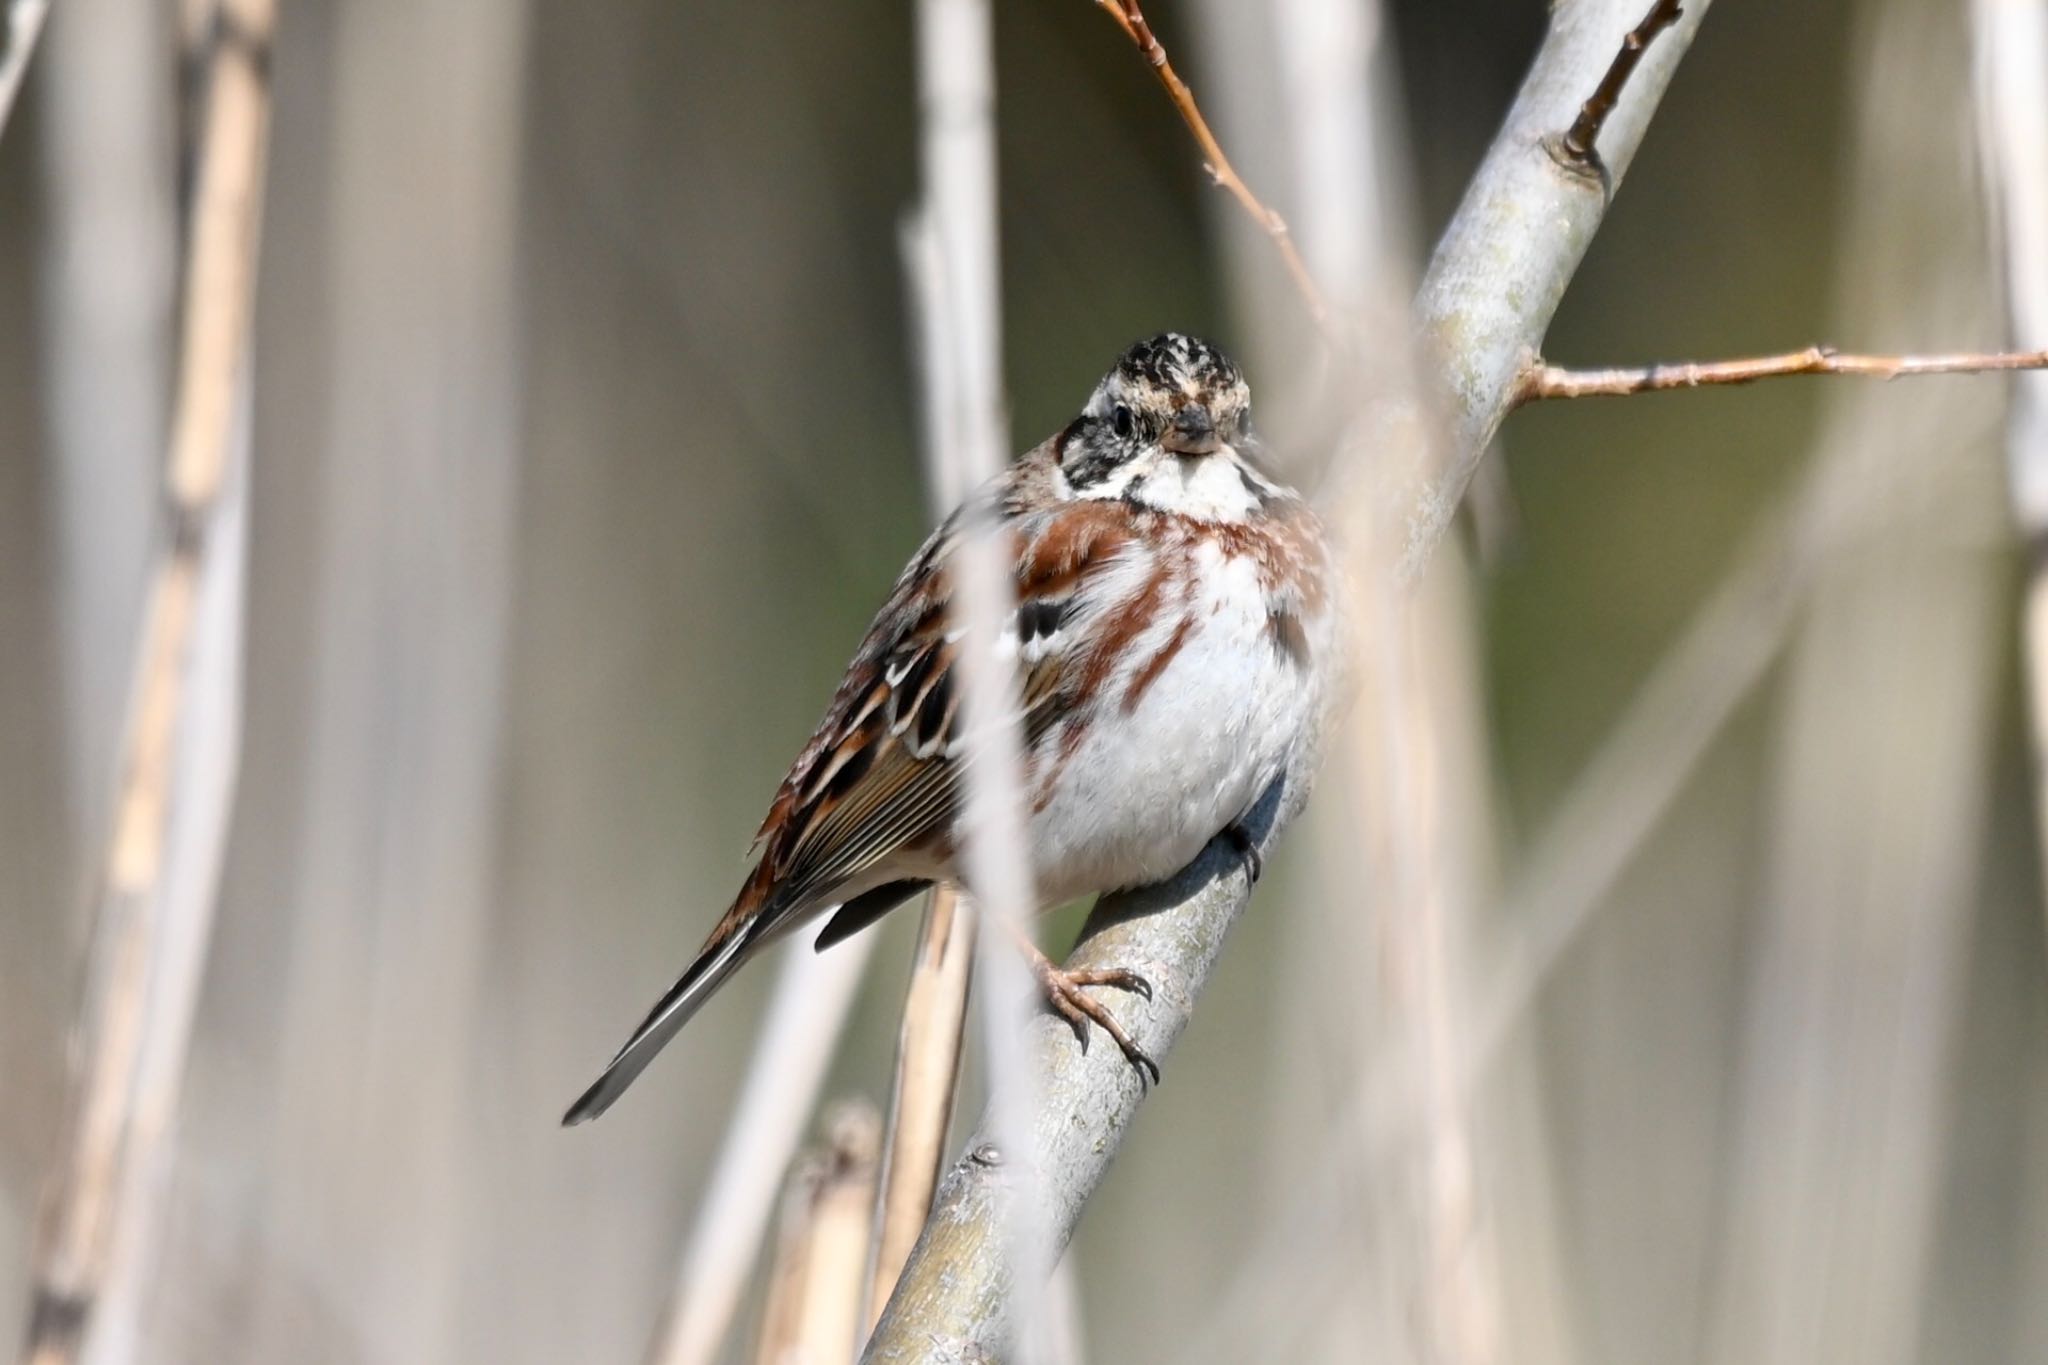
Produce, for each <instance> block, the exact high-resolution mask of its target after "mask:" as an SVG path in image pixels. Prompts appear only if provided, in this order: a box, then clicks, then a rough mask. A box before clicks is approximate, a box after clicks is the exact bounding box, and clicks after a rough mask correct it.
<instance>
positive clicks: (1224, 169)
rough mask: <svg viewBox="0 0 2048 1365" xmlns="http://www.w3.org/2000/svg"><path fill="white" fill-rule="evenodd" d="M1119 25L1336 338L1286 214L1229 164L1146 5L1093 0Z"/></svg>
mask: <svg viewBox="0 0 2048 1365" xmlns="http://www.w3.org/2000/svg"><path fill="white" fill-rule="evenodd" d="M1095 3H1096V4H1097V5H1099V6H1100V7H1101V8H1102V9H1103V10H1104V11H1105V12H1107V13H1108V14H1109V16H1110V17H1111V18H1112V19H1115V20H1116V22H1117V26H1118V27H1119V28H1121V29H1123V31H1124V36H1125V37H1127V38H1129V39H1130V40H1131V42H1132V43H1133V44H1134V45H1135V46H1136V47H1137V49H1138V51H1139V53H1140V54H1142V55H1143V56H1144V58H1145V61H1146V63H1147V64H1148V65H1150V66H1151V68H1152V74H1153V75H1154V76H1156V77H1158V79H1159V84H1160V85H1161V86H1162V87H1164V88H1165V90H1166V95H1167V98H1169V99H1171V100H1172V101H1173V107H1174V108H1175V109H1176V110H1178V111H1179V113H1180V118H1181V122H1183V123H1185V124H1186V125H1187V127H1188V131H1189V132H1190V133H1193V134H1194V135H1195V142H1196V144H1197V145H1198V146H1200V148H1201V149H1202V160H1203V164H1204V168H1205V169H1206V170H1207V171H1208V172H1209V178H1210V179H1212V180H1214V181H1215V182H1216V184H1217V185H1218V186H1219V187H1221V188H1223V189H1225V190H1228V191H1229V192H1230V194H1231V197H1232V198H1234V199H1236V200H1237V202H1238V203H1239V204H1240V205H1242V206H1243V208H1244V211H1245V212H1246V213H1249V214H1250V215H1251V216H1252V221H1253V222H1255V223H1257V224H1258V225H1259V227H1260V228H1261V229H1263V230H1264V231H1265V233H1266V235H1267V236H1268V237H1271V238H1272V239H1273V245H1274V246H1275V247H1276V248H1278V250H1279V252H1280V259H1281V261H1282V262H1283V263H1284V264H1285V265H1286V266H1287V274H1288V275H1289V277H1290V278H1292V279H1293V281H1294V287H1295V289H1296V290H1297V291H1299V293H1300V294H1301V298H1302V302H1303V303H1304V304H1305V305H1307V307H1308V313H1309V317H1310V318H1311V319H1313V320H1314V322H1315V324H1316V326H1317V327H1318V328H1319V329H1321V331H1322V332H1323V334H1324V336H1325V337H1330V338H1334V336H1335V331H1334V327H1333V324H1332V322H1331V318H1330V307H1329V305H1328V304H1327V303H1326V302H1324V300H1323V291H1322V290H1321V289H1320V288H1318V287H1317V285H1316V282H1315V277H1314V276H1313V275H1311V274H1309V270H1308V263H1307V262H1306V261H1304V260H1302V258H1301V252H1300V250H1299V249H1298V248H1296V246H1295V245H1294V236H1293V234H1292V233H1290V232H1289V231H1288V230H1287V220H1286V219H1284V218H1282V217H1281V216H1280V215H1279V214H1278V213H1276V212H1274V211H1273V210H1272V209H1270V208H1268V207H1267V206H1266V204H1265V201H1263V200H1262V199H1260V198H1259V196H1258V195H1256V194H1254V193H1252V187H1251V186H1250V185H1247V184H1245V182H1244V177H1243V176H1241V175H1239V174H1238V173H1237V168H1236V167H1235V166H1233V165H1231V164H1230V157H1229V156H1228V155H1226V154H1225V153H1224V150H1223V144H1222V143H1220V142H1218V141H1217V140H1216V134H1215V133H1213V132H1211V131H1210V129H1209V121H1208V120H1207V119H1206V118H1203V117H1202V110H1201V106H1199V105H1197V104H1196V103H1195V92H1194V91H1192V90H1190V89H1188V84H1187V82H1186V81H1184V80H1182V79H1181V78H1180V73H1179V72H1177V71H1175V70H1174V69H1173V63H1172V62H1171V61H1170V60H1168V58H1167V56H1166V49H1165V48H1164V47H1163V46H1161V45H1160V42H1159V39H1158V37H1157V36H1156V35H1155V34H1154V33H1153V32H1152V26H1151V25H1150V24H1149V23H1147V22H1146V21H1145V11H1144V10H1143V9H1141V8H1140V7H1139V5H1138V0H1095Z"/></svg>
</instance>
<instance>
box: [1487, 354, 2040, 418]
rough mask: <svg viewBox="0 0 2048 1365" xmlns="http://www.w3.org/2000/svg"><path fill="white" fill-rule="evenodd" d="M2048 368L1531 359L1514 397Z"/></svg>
mask: <svg viewBox="0 0 2048 1365" xmlns="http://www.w3.org/2000/svg"><path fill="white" fill-rule="evenodd" d="M2041 369H2048V351H2012V352H1987V353H1976V352H1963V353H1959V354H1952V355H1846V354H1844V353H1842V352H1840V351H1837V350H1836V349H1834V347H1832V346H1809V347H1807V348H1806V349H1805V350H1803V351H1787V352H1785V353H1784V354H1783V355H1759V356H1745V357H1743V358H1742V359H1740V360H1694V361H1685V362H1681V363H1677V364H1668V365H1641V366H1635V367H1632V368H1628V369H1616V370H1567V369H1561V368H1560V367H1558V366H1556V365H1546V364H1544V363H1542V362H1541V361H1535V362H1532V363H1531V364H1530V366H1529V367H1528V369H1526V370H1524V371H1523V373H1522V380H1521V382H1520V384H1518V385H1517V386H1516V393H1515V402H1516V403H1517V404H1521V403H1534V402H1537V401H1539V400H1542V399H1547V398H1618V397H1625V396H1627V395H1629V394H1635V393H1663V392H1666V391H1668V390H1671V389H1698V388H1705V387H1707V386H1709V385H1715V384H1754V383H1755V382H1756V381H1757V380H1759V379H1780V378H1783V377H1785V376H1787V375H1798V374H1834V375H1854V376H1859V377H1862V378H1865V379H1903V378H1906V377H1908V376H1912V375H1923V374H1988V373H1993V372H1996V371H2002V370H2041Z"/></svg>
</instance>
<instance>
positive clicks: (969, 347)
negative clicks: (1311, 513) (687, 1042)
mask: <svg viewBox="0 0 2048 1365" xmlns="http://www.w3.org/2000/svg"><path fill="white" fill-rule="evenodd" d="M916 16H917V70H918V95H919V110H920V117H919V128H918V152H919V170H920V179H921V186H922V188H921V203H920V206H919V209H918V213H917V216H916V219H915V221H914V224H913V225H912V226H910V227H909V228H907V230H906V239H907V249H906V256H907V258H908V263H909V266H910V270H909V275H910V283H911V286H912V289H913V295H914V300H915V303H916V312H917V315H918V319H919V322H918V334H919V336H920V339H921V342H922V347H921V352H922V353H921V357H920V359H921V362H922V363H921V365H920V373H919V378H920V382H921V387H922V389H923V397H924V409H925V412H926V429H925V460H926V467H927V474H928V479H929V483H930V487H931V488H932V490H933V492H934V493H935V494H937V495H938V499H939V501H940V502H941V503H943V504H945V505H949V506H950V505H953V504H957V503H958V502H959V501H960V500H961V499H962V498H964V497H965V496H966V495H967V493H968V491H969V490H971V489H974V488H978V487H980V486H981V485H983V484H985V483H987V482H988V481H989V480H991V479H993V478H995V477H996V476H997V475H999V474H1000V473H1001V472H1002V470H1003V469H1004V468H1005V467H1006V466H1007V465H1008V464H1009V462H1010V454H1011V446H1010V437H1009V412H1008V405H1007V402H1006V399H1005V397H1004V392H1003V367H1002V291H1001V287H1000V281H1001V272H1000V269H999V265H998V261H999V254H998V233H997V203H996V128H995V106H996V78H995V31H994V13H993V7H992V5H991V3H990V0H919V3H918V5H917V8H916ZM947 574H948V586H949V587H950V589H951V600H950V601H949V603H948V613H949V619H950V620H951V622H952V626H953V629H954V630H955V631H957V632H959V634H960V636H961V639H960V646H959V650H958V652H957V654H956V656H955V659H956V663H955V669H956V672H957V675H958V679H959V696H960V716H961V726H962V729H961V733H962V736H963V738H964V742H965V747H966V753H965V756H964V759H963V762H962V775H963V776H962V792H961V800H960V804H961V810H960V827H961V833H962V846H961V850H960V855H959V875H960V878H961V880H962V881H964V882H965V884H966V885H968V886H971V887H973V888H974V895H975V900H976V905H977V911H978V913H979V914H980V915H981V916H982V917H984V918H985V920H986V921H987V923H988V924H991V925H995V926H998V927H1008V928H1012V929H1014V930H1016V931H1017V932H1019V933H1024V932H1027V931H1028V925H1029V920H1030V916H1031V915H1032V914H1033V913H1034V912H1035V911H1036V910H1037V909H1038V902H1037V892H1036V891H1035V889H1034V888H1033V885H1032V869H1031V859H1030V854H1029V849H1028V847H1027V844H1026V819H1027V814H1026V810H1025V803H1024V771H1025V768H1024V745H1023V735H1022V732H1021V729H1020V726H1019V724H1018V716H1019V714H1020V713H1019V709H1018V701H1017V677H1016V674H1015V672H1014V670H1013V669H1011V668H1010V666H1009V665H1008V664H1007V663H1006V662H1004V661H1003V660H1002V658H1001V656H1000V654H999V651H998V648H997V645H998V641H999V639H1000V636H1001V634H1002V629H1003V622H1004V621H1006V620H1007V619H1008V618H1009V616H1010V615H1011V613H1013V612H1014V611H1015V610H1016V605H1017V590H1016V584H1015V582H1014V579H1013V575H1012V564H1011V557H1010V553H1009V546H1008V543H1007V540H1006V538H1004V537H1003V536H1002V534H1001V533H1000V530H999V529H998V528H997V527H996V526H995V525H994V524H993V523H992V522H991V521H990V520H988V519H986V518H970V519H968V520H967V521H966V522H965V524H964V525H963V528H962V534H961V535H960V537H959V539H958V541H957V543H956V545H955V548H954V550H953V554H952V557H951V560H950V562H949V564H948V569H947ZM1002 939H1003V935H1001V934H989V933H983V934H979V935H977V943H976V959H977V962H976V968H975V972H976V975H978V976H979V978H980V986H979V993H980V998H981V1006H980V1010H981V1015H982V1020H983V1025H984V1027H983V1029H982V1037H983V1042H984V1047H985V1049H986V1055H987V1061H988V1068H987V1070H988V1081H989V1095H990V1099H989V1111H990V1118H989V1120H988V1122H989V1125H990V1127H991V1129H992V1131H993V1132H994V1133H995V1134H996V1136H997V1137H998V1138H999V1139H1000V1141H1001V1142H1002V1143H1003V1145H1004V1146H1005V1147H1006V1148H1007V1149H1008V1150H1009V1151H1010V1152H1012V1153H1013V1154H1015V1155H1017V1156H1019V1157H1020V1158H1022V1159H1020V1160H1018V1161H1017V1163H1016V1164H1017V1168H1018V1173H1019V1178H1020V1180H1021V1181H1022V1182H1023V1183H1024V1184H1025V1185H1026V1186H1027V1187H1031V1188H1035V1186H1036V1181H1037V1174H1036V1172H1037V1166H1036V1163H1035V1162H1034V1161H1033V1160H1031V1159H1030V1153H1031V1151H1032V1146H1031V1132H1032V1129H1031V1124H1032V1119H1033V1117H1034V1115H1035V1114H1036V1113H1037V1111H1038V1109H1039V1097H1038V1094H1037V1089H1036V1077H1035V1075H1034V1073H1033V1071H1032V1068H1031V1066H1030V1064H1029V1055H1028V1052H1027V1049H1026V1044H1025V1039H1024V1034H1023V1024H1024V1021H1025V1020H1027V1019H1028V1018H1030V1017H1031V1014H1032V1002H1033V998H1034V995H1035V991H1034V988H1033V986H1032V983H1031V981H1030V979H1029V977H1028V975H1027V973H1026V970H1025V967H1024V964H1023V962H1022V961H1021V960H1020V959H1019V958H1018V957H1017V956H1016V955H1015V954H1014V953H1012V952H1010V951H1009V948H1008V946H1007V945H1006V944H1004V943H1003V942H1002ZM995 1233H996V1237H997V1242H998V1244H999V1251H1000V1254H1001V1255H1002V1256H1003V1257H1004V1258H1005V1260H1006V1261H1007V1262H1008V1263H1009V1264H1011V1265H1013V1266H1017V1267H1023V1269H1022V1270H1021V1271H1020V1273H1019V1285H1018V1294H1019V1299H1018V1302H1019V1304H1020V1305H1021V1306H1022V1307H1021V1310H1020V1317H1021V1320H1022V1321H1024V1322H1025V1323H1027V1324H1033V1325H1035V1324H1037V1323H1038V1321H1039V1315H1038V1314H1037V1313H1036V1312H1034V1311H1032V1309H1033V1308H1034V1307H1035V1305H1036V1303H1037V1302H1038V1300H1039V1297H1040V1295H1041V1293H1042V1291H1043V1285H1044V1277H1045V1274H1046V1273H1047V1272H1049V1271H1050V1269H1051V1267H1052V1263H1053V1251H1052V1248H1051V1245H1050V1235H1049V1232H1048V1230H1047V1227H1046V1224H1045V1220H1044V1217H1043V1214H1042V1210H1041V1207H1040V1201H1039V1200H1037V1199H1036V1198H1026V1199H1023V1200H1020V1201H1018V1203H1017V1205H1016V1206H1015V1207H1014V1208H1013V1209H1011V1210H1009V1211H1007V1212H1006V1213H1005V1215H1004V1216H1003V1217H1002V1218H1001V1219H1000V1220H999V1224H998V1225H997V1227H996V1228H995ZM1013 1349H1014V1357H1013V1358H1015V1359H1017V1360H1019V1361H1023V1362H1032V1361H1035V1360H1036V1359H1037V1358H1038V1356H1039V1354H1040V1352H1039V1351H1038V1350H1037V1340H1036V1336H1035V1335H1034V1333H1032V1332H1030V1331H1027V1333H1026V1335H1025V1339H1024V1340H1021V1341H1019V1342H1016V1343H1014V1347H1013Z"/></svg>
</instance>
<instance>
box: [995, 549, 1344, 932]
mask: <svg viewBox="0 0 2048 1365" xmlns="http://www.w3.org/2000/svg"><path fill="white" fill-rule="evenodd" d="M1188 610H1189V611H1191V612H1192V614H1193V621H1194V625H1193V626H1192V628H1191V630H1190V631H1189V634H1188V636H1187V638H1186V641H1185V643H1184V644H1183V645H1182V647H1181V648H1180V650H1179V652H1178V653H1176V654H1175V655H1174V656H1173V657H1172V659H1171V660H1170V661H1169V662H1168V663H1167V664H1166V666H1165V668H1164V669H1163V670H1162V671H1161V672H1159V674H1158V675H1157V676H1156V677H1155V678H1154V679H1153V680H1152V681H1151V683H1150V684H1149V686H1147V687H1146V688H1145V690H1144V692H1143V694H1142V696H1140V698H1139V699H1138V702H1137V704H1136V706H1135V707H1134V708H1133V709H1132V710H1131V711H1129V712H1128V713H1126V712H1125V710H1124V706H1123V699H1124V697H1125V695H1126V693H1127V690H1128V689H1129V687H1130V685H1131V683H1132V681H1133V680H1134V679H1135V677H1136V675H1137V674H1138V673H1139V672H1140V671H1141V670H1142V669H1143V667H1144V665H1145V664H1146V662H1147V661H1149V660H1151V659H1152V658H1153V657H1154V656H1155V655H1156V654H1157V653H1158V652H1159V650H1160V649H1162V648H1164V647H1165V645H1166V644H1167V642H1168V641H1169V640H1170V639H1171V637H1172V635H1173V632H1174V630H1175V628H1176V627H1177V626H1178V625H1179V623H1180V622H1181V621H1182V620H1183V619H1186V617H1187V613H1186V612H1183V611H1179V610H1174V611H1168V612H1163V613H1162V614H1161V619H1160V620H1159V621H1158V622H1156V623H1155V624H1154V625H1152V626H1151V627H1149V628H1148V629H1147V630H1146V631H1145V632H1144V633H1143V634H1142V635H1141V636H1140V637H1139V639H1138V640H1137V642H1136V645H1135V647H1134V648H1133V649H1132V650H1131V651H1130V659H1129V661H1128V662H1127V663H1125V664H1123V665H1122V666H1121V667H1120V668H1119V669H1118V671H1117V673H1116V674H1115V675H1114V676H1113V677H1112V680H1111V682H1110V685H1109V687H1108V689H1107V696H1108V697H1109V698H1110V701H1109V704H1108V705H1107V706H1106V707H1105V708H1104V709H1102V710H1101V711H1099V712H1097V714H1096V715H1095V716H1094V720H1093V723H1092V724H1090V725H1089V726H1088V727H1087V728H1086V731H1085V733H1083V734H1082V735H1081V736H1080V737H1079V738H1078V740H1077V742H1076V743H1075V746H1074V748H1073V749H1072V752H1071V755H1070V757H1069V758H1068V759H1067V761H1066V763H1065V764H1064V765H1063V766H1062V767H1061V768H1060V769H1059V772H1058V776H1057V777H1056V778H1055V779H1054V781H1053V784H1052V787H1051V789H1050V791H1049V792H1048V793H1046V794H1045V795H1044V797H1043V804H1042V805H1041V806H1040V808H1039V809H1038V811H1037V812H1036V813H1035V814H1034V815H1033V817H1032V821H1031V845H1032V854H1033V860H1034V869H1033V870H1034V873H1035V875H1036V877H1037V881H1038V887H1037V890H1038V898H1039V900H1040V901H1041V902H1042V903H1044V904H1047V905H1053V904H1058V903H1060V902H1062V901H1067V900H1072V899H1074V898H1075V897H1078V896H1084V895H1089V894H1093V893H1095V892H1098V891H1109V890H1115V889H1118V888H1122V887H1130V886H1141V885H1145V884H1148V883H1151V882H1157V881H1163V880H1165V879H1166V878H1167V877H1170V876H1172V875H1173V874H1174V873H1175V872H1178V871H1179V870H1180V869H1181V868H1183V867H1185V866H1187V865H1188V863H1190V862H1191V861H1193V860H1194V857H1195V855H1196V854H1198V853H1200V852H1201V850H1202V846H1203V845H1204V844H1206V843H1208V841H1209V840H1210V839H1211V838H1213V837H1214V836H1215V835H1216V834H1217V832H1218V831H1220V830H1222V829H1223V828H1224V827H1225V826H1227V825H1229V824H1230V823H1231V822H1232V821H1234V820H1236V819H1237V818H1238V817H1240V816H1241V815H1243V814H1244V813H1245V812H1246V811H1247V810H1249V809H1250V807H1251V806H1252V804H1253V803H1254V802H1255V801H1257V799H1258V798H1259V796H1260V795H1261V794H1262V793H1263V792H1264V791H1265V789H1266V788H1267V787H1268V786H1269V785H1270V784H1271V783H1272V781H1273V779H1274V778H1275V777H1276V776H1278V775H1279V773H1280V772H1281V771H1282V769H1283V768H1284V767H1285V766H1286V764H1287V761H1288V758H1289V756H1290V753H1291V750H1292V748H1293V745H1294V744H1295V742H1296V741H1297V739H1298V738H1299V737H1300V736H1301V735H1302V734H1303V733H1304V732H1305V731H1306V730H1307V729H1308V727H1309V722H1310V719H1311V716H1312V708H1313V707H1314V706H1316V705H1318V704H1319V702H1318V700H1317V697H1318V692H1319V687H1318V683H1317V680H1316V679H1315V678H1314V677H1312V676H1311V674H1310V672H1309V670H1308V669H1306V668H1304V667H1303V665H1302V664H1301V663H1300V662H1298V661H1297V660H1296V659H1294V658H1292V657H1290V656H1289V655H1288V654H1287V653H1286V652H1285V651H1284V650H1283V649H1282V648H1281V647H1280V644H1279V642H1278V641H1277V640H1276V638H1275V636H1274V633H1273V632H1272V630H1271V629H1270V628H1269V623H1268V617H1267V608H1266V600H1265V594H1264V592H1263V590H1262V589H1261V587H1260V585H1259V581H1258V576H1257V572H1256V567H1255V566H1254V565H1253V564H1252V563H1251V561H1249V560H1247V559H1243V558H1237V559H1226V558H1225V557H1224V556H1223V555H1222V553H1221V552H1220V551H1219V550H1217V549H1216V548H1215V547H1214V546H1205V547H1203V548H1202V549H1201V550H1200V551H1199V552H1198V559H1197V574H1196V579H1195V587H1194V592H1193V596H1192V600H1191V602H1190V605H1189V608H1188ZM1311 633H1312V635H1313V634H1318V633H1320V631H1319V630H1316V629H1314V628H1312V632H1311ZM1321 643H1323V642H1322V641H1320V640H1312V641H1311V647H1312V652H1313V650H1314V646H1315V645H1319V644H1321ZM1053 742H1055V743H1056V742H1058V741H1057V739H1054V740H1053Z"/></svg>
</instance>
